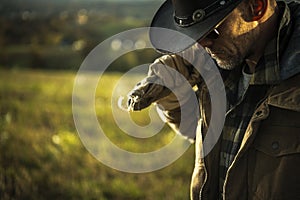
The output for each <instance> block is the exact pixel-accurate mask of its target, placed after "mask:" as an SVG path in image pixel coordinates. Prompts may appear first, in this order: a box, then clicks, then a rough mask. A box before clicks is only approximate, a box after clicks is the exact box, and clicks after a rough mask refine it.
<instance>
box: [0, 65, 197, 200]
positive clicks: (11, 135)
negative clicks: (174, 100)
mask: <svg viewBox="0 0 300 200" xmlns="http://www.w3.org/2000/svg"><path fill="white" fill-rule="evenodd" d="M75 75H76V74H75V73H74V72H61V71H60V72H55V71H29V70H20V71H19V70H0V199H3V200H6V199H18V200H19V199H21V200H22V199H32V200H35V199H39V200H40V199H51V200H52V199H63V200H67V199H100V200H106V199H109V200H111V199H116V200H122V199H124V200H125V199H126V200H127V199H128V200H134V199H145V200H154V199H155V200H157V199H167V200H168V199H169V200H176V199H180V200H181V199H188V198H189V185H190V177H191V173H192V169H193V162H194V161H193V160H194V152H193V146H191V147H190V148H189V149H188V151H187V152H186V153H185V154H184V155H183V156H182V157H181V158H180V159H178V160H177V161H176V162H174V163H173V164H171V165H170V166H168V167H166V168H164V169H161V170H158V171H155V172H151V173H144V174H131V173H125V172H120V171H116V170H114V169H111V168H109V167H107V166H105V165H103V164H102V163H100V162H99V161H98V160H96V159H95V158H94V157H93V156H92V155H91V154H89V153H88V151H87V150H86V149H85V147H84V146H83V145H82V143H81V141H80V139H79V137H78V134H77V132H76V129H75V125H74V122H73V116H72V89H73V81H74V78H75ZM119 78H120V74H105V76H103V79H102V80H101V82H100V84H99V85H100V86H99V87H98V88H97V93H96V110H97V112H96V113H97V117H98V120H99V122H100V123H102V124H101V125H102V126H103V129H105V133H108V137H109V138H110V139H111V140H112V141H113V142H114V143H115V144H117V145H118V146H120V147H121V148H123V149H126V150H130V151H133V152H148V151H153V150H155V149H157V148H159V147H161V146H163V145H164V144H167V143H168V142H169V141H170V139H171V138H172V137H173V136H174V134H173V133H172V132H170V130H169V129H168V128H167V127H164V128H163V130H162V133H160V134H158V135H156V136H154V137H152V138H149V139H132V138H131V137H129V136H127V135H125V134H124V133H122V131H121V130H120V129H119V128H118V127H117V125H116V124H115V122H114V120H113V117H112V113H111V108H110V101H111V100H110V97H111V95H112V92H111V91H112V90H113V88H114V86H115V83H117V82H118V80H119ZM134 81H135V80H134ZM101 85H102V86H101ZM131 115H132V118H133V120H134V121H135V122H136V123H138V124H140V125H147V124H148V123H149V121H150V120H149V117H148V116H147V112H140V113H133V114H131ZM141 141H142V142H141ZM166 156H167V155H166Z"/></svg>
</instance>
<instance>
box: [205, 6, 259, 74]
mask: <svg viewBox="0 0 300 200" xmlns="http://www.w3.org/2000/svg"><path fill="white" fill-rule="evenodd" d="M243 6H244V7H243ZM243 9H244V11H242V10H243ZM243 15H245V5H244V4H243V5H240V6H239V7H237V8H236V9H235V10H233V12H232V13H231V14H230V15H229V16H228V17H227V18H226V19H225V20H224V21H223V22H222V23H221V24H220V25H219V26H218V27H217V28H216V31H217V32H218V34H216V33H210V34H208V35H207V36H206V38H204V39H203V40H201V41H200V42H199V44H200V45H201V46H203V47H205V49H206V51H207V52H208V53H209V54H210V55H211V57H212V58H213V59H215V60H216V62H217V63H218V65H219V66H220V67H221V68H223V69H228V70H231V69H233V68H235V67H237V66H239V65H241V64H242V62H243V61H244V60H245V58H247V57H248V56H250V55H251V54H252V53H253V52H254V51H255V40H256V38H257V35H258V31H257V29H256V27H257V23H256V22H255V21H249V20H247V19H245V18H246V17H245V16H243ZM213 34H214V35H213Z"/></svg>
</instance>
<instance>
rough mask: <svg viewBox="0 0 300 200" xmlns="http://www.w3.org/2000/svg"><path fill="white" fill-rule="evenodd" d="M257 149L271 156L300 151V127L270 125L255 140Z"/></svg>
mask: <svg viewBox="0 0 300 200" xmlns="http://www.w3.org/2000/svg"><path fill="white" fill-rule="evenodd" d="M254 146H255V148H256V149H257V150H259V151H261V152H264V153H265V154H267V155H270V156H275V157H277V156H284V155H288V154H295V153H300V128H298V127H285V126H269V127H268V128H267V129H266V130H264V131H263V132H261V133H260V134H258V135H257V138H256V139H255V141H254Z"/></svg>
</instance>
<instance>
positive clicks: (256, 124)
mask: <svg viewBox="0 0 300 200" xmlns="http://www.w3.org/2000/svg"><path fill="white" fill-rule="evenodd" d="M289 6H290V9H291V13H292V20H294V21H293V34H292V35H291V38H290V41H289V43H288V44H289V45H288V47H287V48H286V49H285V54H284V55H283V56H282V61H281V68H282V69H283V70H282V71H283V73H282V74H284V75H282V77H284V76H285V77H288V76H287V73H286V72H287V71H292V70H293V71H294V75H293V76H292V77H290V76H289V78H287V79H285V80H283V81H282V82H281V83H279V84H276V85H273V86H272V87H271V88H270V89H269V90H268V92H267V96H266V97H265V98H263V99H261V101H260V103H259V104H258V106H257V108H256V110H255V111H254V114H253V115H252V117H251V120H250V123H249V124H248V127H247V129H246V132H245V135H244V138H243V140H242V143H241V146H240V148H239V151H238V153H237V155H236V156H235V158H234V161H233V162H232V164H231V165H230V167H229V169H228V171H227V174H226V179H225V183H224V186H223V194H222V198H223V199H225V200H243V199H251V200H252V199H253V200H260V199H261V200H262V199H266V200H273V199H274V200H285V199H286V200H292V199H300V170H299V166H300V82H299V81H300V74H299V65H300V60H299V58H300V45H299V36H300V26H299V25H300V23H299V17H300V10H299V5H298V4H296V3H292V4H290V5H289ZM293 18H294V19H293ZM296 19H298V20H296ZM295 44H297V45H295ZM286 69H290V70H286ZM204 92H205V91H204ZM201 96H203V95H201ZM207 106H209V105H204V106H203V107H204V108H203V111H202V112H203V113H204V110H206V109H208V108H205V107H207ZM200 126H201V129H199V130H198V131H197V137H196V144H195V148H196V160H195V168H194V172H193V175H192V183H191V199H193V200H198V199H209V200H210V199H212V200H214V199H218V198H219V194H218V191H219V188H218V182H219V174H218V173H219V171H218V166H216V165H217V164H218V161H219V159H220V158H219V156H220V154H219V152H220V142H221V141H220V140H219V141H218V142H217V144H216V145H215V146H214V148H213V149H212V151H211V152H210V153H209V154H208V155H207V156H206V157H204V158H201V157H200V156H199V155H201V154H202V152H201V151H203V149H202V137H203V135H202V133H205V128H207V127H205V124H204V125H200ZM203 129H204V130H203ZM197 155H198V156H197Z"/></svg>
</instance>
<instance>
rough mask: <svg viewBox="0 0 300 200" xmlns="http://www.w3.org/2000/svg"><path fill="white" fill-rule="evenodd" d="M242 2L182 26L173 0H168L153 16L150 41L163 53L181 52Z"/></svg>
mask: <svg viewBox="0 0 300 200" xmlns="http://www.w3.org/2000/svg"><path fill="white" fill-rule="evenodd" d="M241 2H242V0H235V1H234V2H232V3H230V5H228V6H227V7H226V8H222V9H219V10H218V11H216V12H215V13H213V14H212V15H210V16H208V17H207V18H206V19H204V20H203V21H201V22H198V23H196V24H194V25H191V26H188V27H180V26H178V25H177V24H176V23H175V21H174V10H173V5H172V1H171V0H167V1H165V2H164V3H163V4H162V6H161V7H160V8H159V9H158V11H157V12H156V14H155V15H154V17H153V20H152V23H151V28H150V32H149V36H150V41H151V43H152V45H153V47H154V48H155V49H156V50H158V51H159V52H161V53H178V52H181V51H183V50H185V49H187V48H188V47H190V46H192V45H193V44H194V43H195V42H196V41H198V40H200V39H201V38H203V37H205V36H206V34H207V33H209V32H210V31H211V30H212V29H213V28H214V27H216V26H217V25H218V24H219V23H221V22H222V21H223V20H224V19H225V18H226V16H228V14H229V13H230V12H231V11H232V10H233V9H234V8H236V7H237V5H238V4H239V3H241ZM163 30H166V31H163Z"/></svg>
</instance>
